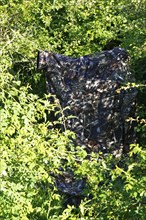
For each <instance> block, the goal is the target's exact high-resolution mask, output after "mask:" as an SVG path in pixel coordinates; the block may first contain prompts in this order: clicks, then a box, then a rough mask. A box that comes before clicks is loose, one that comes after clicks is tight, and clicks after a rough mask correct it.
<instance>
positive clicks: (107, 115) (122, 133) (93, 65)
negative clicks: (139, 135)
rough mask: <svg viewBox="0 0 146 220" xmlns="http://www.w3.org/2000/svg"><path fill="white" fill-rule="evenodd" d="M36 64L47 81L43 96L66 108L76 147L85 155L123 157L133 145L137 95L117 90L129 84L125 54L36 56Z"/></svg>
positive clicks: (43, 53) (118, 50)
mask: <svg viewBox="0 0 146 220" xmlns="http://www.w3.org/2000/svg"><path fill="white" fill-rule="evenodd" d="M37 65H38V68H39V69H43V70H44V72H45V73H46V78H47V80H46V81H47V91H48V92H49V93H52V94H55V95H56V96H57V97H58V98H59V100H60V103H61V105H62V107H63V108H64V107H66V106H69V110H66V111H65V114H66V116H68V115H73V116H75V117H74V118H72V119H69V120H68V121H67V123H66V127H67V128H68V129H70V130H72V131H74V132H75V133H76V137H77V138H76V144H79V145H81V146H82V145H85V146H86V149H87V150H89V151H92V150H93V151H102V152H104V153H109V152H112V153H113V154H114V155H121V153H122V152H127V150H128V148H129V144H130V143H133V142H134V140H135V133H134V128H133V125H132V124H131V123H130V122H127V121H126V120H127V119H128V118H129V117H131V116H133V114H134V111H135V108H134V107H135V99H136V94H137V91H136V89H134V88H130V89H128V90H123V89H121V90H120V92H119V93H118V92H117V89H119V88H120V87H121V86H122V85H125V84H126V83H128V82H133V81H134V78H133V76H132V74H131V72H130V71H129V68H128V54H127V52H126V51H125V50H124V49H122V48H114V49H113V50H109V51H103V52H101V53H96V54H94V55H86V56H82V57H79V58H71V57H67V56H64V55H60V54H55V53H52V52H49V51H39V53H38V60H37Z"/></svg>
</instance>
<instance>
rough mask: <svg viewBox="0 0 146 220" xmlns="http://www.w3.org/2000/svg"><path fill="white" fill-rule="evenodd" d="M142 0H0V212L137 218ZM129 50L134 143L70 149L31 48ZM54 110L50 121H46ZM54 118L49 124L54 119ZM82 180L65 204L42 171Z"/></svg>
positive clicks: (141, 159)
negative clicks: (79, 195) (113, 150)
mask: <svg viewBox="0 0 146 220" xmlns="http://www.w3.org/2000/svg"><path fill="white" fill-rule="evenodd" d="M145 5H146V2H145V0H109V1H107V0H90V1H86V0H49V1H47V0H41V1H39V0H31V1H28V0H0V19H1V27H0V42H1V43H0V44H1V51H0V219H3V220H10V219H12V220H18V219H22V220H28V219H30V220H37V219H38V220H47V219H57V220H59V219H61V220H65V219H70V220H75V219H76V220H78V219H81V220H84V219H93V220H94V219H95V220H96V219H100V220H102V219H120V220H121V219H131V220H132V219H145V217H146V163H145V160H146V149H145V145H146V119H145V105H146V102H145V100H144V97H145V92H146V91H145V87H144V85H143V84H142V83H144V80H143V74H144V75H146V72H145V68H146V41H145V39H146V10H145ZM115 46H121V47H124V48H125V49H126V50H128V51H129V54H130V57H131V59H130V63H131V69H132V71H133V74H135V77H136V80H137V83H136V86H137V87H138V88H139V90H140V92H139V95H138V105H137V116H136V118H135V119H131V120H135V121H136V122H137V123H138V125H137V132H138V136H139V140H138V142H139V144H133V145H132V146H131V151H130V153H129V154H127V155H125V156H123V158H120V159H115V158H113V157H112V156H109V157H107V158H102V155H98V154H97V153H91V155H90V161H89V159H88V158H89V156H88V155H87V153H86V151H85V150H84V149H83V148H81V147H80V146H77V147H74V145H73V141H72V140H73V139H74V134H73V133H72V132H71V131H68V130H66V129H65V128H64V132H60V130H59V126H60V125H61V126H64V122H65V120H66V119H65V118H64V114H63V111H64V109H61V107H60V104H59V101H58V100H57V99H55V102H54V103H53V104H52V102H50V101H49V100H50V99H48V98H49V97H50V95H48V96H49V97H48V96H47V95H46V94H45V93H46V91H45V90H46V89H45V77H44V76H43V74H42V73H40V72H38V71H37V70H36V56H37V50H38V49H48V50H51V51H54V52H57V53H62V54H66V55H70V56H79V55H85V54H89V53H94V52H96V51H101V50H104V49H111V48H113V47H115ZM53 111H55V112H56V114H58V115H59V119H58V120H56V121H55V120H54V121H52V120H50V118H49V115H50V114H51V112H53ZM54 125H56V126H54ZM60 167H62V169H64V170H66V169H68V168H69V169H71V170H72V171H73V172H74V176H75V177H76V178H77V179H81V178H82V177H84V178H86V187H85V189H84V194H85V195H86V196H84V197H83V199H82V201H81V203H80V204H79V205H78V206H77V207H76V206H75V205H71V204H70V205H69V204H67V202H66V197H65V195H63V194H61V193H60V192H59V191H58V189H57V188H56V186H55V184H54V181H55V179H54V177H53V175H51V174H52V172H53V173H55V174H56V175H58V174H59V173H60V172H61V171H60Z"/></svg>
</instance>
